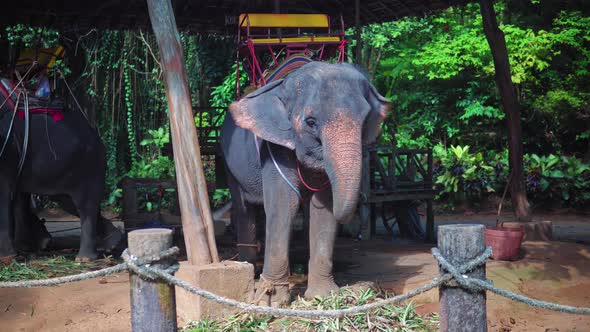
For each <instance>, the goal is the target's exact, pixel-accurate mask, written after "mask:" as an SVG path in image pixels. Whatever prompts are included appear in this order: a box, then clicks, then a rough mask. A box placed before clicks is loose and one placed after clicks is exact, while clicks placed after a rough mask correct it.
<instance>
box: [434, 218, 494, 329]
mask: <svg viewBox="0 0 590 332" xmlns="http://www.w3.org/2000/svg"><path fill="white" fill-rule="evenodd" d="M438 249H439V250H440V252H441V254H442V256H443V257H444V258H445V259H446V260H447V261H448V262H449V263H450V264H452V265H454V266H458V265H461V264H463V263H466V262H468V261H470V260H472V259H474V258H476V257H478V256H479V255H481V254H482V253H483V252H484V250H485V240H484V226H483V225H465V224H463V225H443V226H439V227H438ZM485 275H486V268H485V265H483V266H480V267H478V268H476V269H475V270H474V271H472V272H470V273H467V276H468V277H469V278H478V279H485ZM439 303H440V331H443V332H461V331H465V332H480V331H481V332H485V331H487V320H486V293H485V291H481V292H475V293H472V292H469V291H467V290H464V289H462V288H456V287H447V286H441V287H440V289H439Z"/></svg>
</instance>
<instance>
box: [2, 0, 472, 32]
mask: <svg viewBox="0 0 590 332" xmlns="http://www.w3.org/2000/svg"><path fill="white" fill-rule="evenodd" d="M464 2H466V0H361V1H360V7H361V10H360V12H361V14H360V19H361V23H362V24H367V23H374V22H384V21H391V20H395V19H398V18H401V17H404V16H413V15H424V14H428V13H429V12H431V11H435V10H440V9H444V8H447V7H449V6H450V5H454V4H462V3H464ZM274 3H275V2H274V1H273V0H200V1H197V0H172V5H173V7H174V12H175V15H176V20H177V24H178V26H179V29H182V30H191V31H195V32H219V33H233V32H234V30H235V27H236V23H235V18H236V16H237V15H239V14H240V13H243V12H259V13H265V12H266V13H271V12H273V10H274ZM279 6H280V10H281V12H282V13H326V14H329V15H331V16H333V17H336V16H339V15H343V17H344V23H345V25H346V26H353V25H354V22H355V20H354V18H355V0H315V1H314V0H290V1H284V0H283V1H280V5H279ZM17 23H24V24H30V25H37V26H50V27H54V28H57V29H59V30H61V31H64V32H74V33H76V32H77V33H83V32H85V31H88V30H90V29H93V28H97V29H151V28H150V21H149V17H148V11H147V3H146V0H102V1H92V0H12V1H5V2H4V5H3V6H2V10H1V11H0V26H6V25H13V24H17Z"/></svg>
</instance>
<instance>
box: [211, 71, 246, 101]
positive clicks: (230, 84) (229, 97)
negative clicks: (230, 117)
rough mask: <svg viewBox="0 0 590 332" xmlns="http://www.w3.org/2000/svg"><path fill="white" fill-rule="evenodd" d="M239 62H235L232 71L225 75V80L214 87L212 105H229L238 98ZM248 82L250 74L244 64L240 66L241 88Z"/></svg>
mask: <svg viewBox="0 0 590 332" xmlns="http://www.w3.org/2000/svg"><path fill="white" fill-rule="evenodd" d="M236 68H237V64H235V63H234V64H233V65H232V67H231V71H230V72H229V74H227V76H225V77H224V79H223V82H222V83H221V84H219V85H218V86H216V87H214V88H213V90H212V91H211V99H210V100H209V102H210V103H211V106H212V107H227V106H229V104H231V103H232V102H233V101H235V100H236V99H237V97H238V96H237V94H236V80H237V70H236ZM247 84H248V74H247V73H246V71H245V70H244V68H243V67H242V66H240V90H242V89H243V87H245V86H246V85H247Z"/></svg>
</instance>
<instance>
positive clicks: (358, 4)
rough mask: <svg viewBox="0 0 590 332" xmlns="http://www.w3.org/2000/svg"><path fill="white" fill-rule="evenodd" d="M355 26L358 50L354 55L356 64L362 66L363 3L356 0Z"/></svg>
mask: <svg viewBox="0 0 590 332" xmlns="http://www.w3.org/2000/svg"><path fill="white" fill-rule="evenodd" d="M354 26H355V29H356V36H355V39H356V49H355V55H354V62H355V63H356V64H357V65H360V64H361V50H362V41H361V1H360V0H355V1H354Z"/></svg>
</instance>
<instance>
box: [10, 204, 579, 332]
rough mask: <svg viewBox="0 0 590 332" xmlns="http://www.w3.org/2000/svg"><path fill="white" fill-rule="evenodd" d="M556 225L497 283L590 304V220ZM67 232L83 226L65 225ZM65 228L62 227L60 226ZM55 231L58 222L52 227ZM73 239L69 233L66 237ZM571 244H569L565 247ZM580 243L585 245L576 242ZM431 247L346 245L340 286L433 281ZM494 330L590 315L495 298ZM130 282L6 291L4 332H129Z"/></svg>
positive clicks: (430, 307) (547, 325)
mask: <svg viewBox="0 0 590 332" xmlns="http://www.w3.org/2000/svg"><path fill="white" fill-rule="evenodd" d="M538 219H550V220H553V221H554V230H559V231H557V232H555V233H556V238H558V239H559V240H560V241H559V242H558V241H555V242H551V243H543V242H526V243H525V244H524V245H523V257H522V259H520V260H518V261H515V262H501V261H490V262H489V263H488V264H487V271H486V273H487V276H488V278H490V279H491V280H492V281H493V282H494V284H495V285H497V286H500V287H502V288H505V289H508V290H511V291H515V292H518V293H521V294H524V295H528V296H531V297H535V298H539V299H542V300H547V301H552V302H557V303H561V304H568V305H573V306H585V307H589V306H590V246H589V245H588V243H589V242H588V241H589V240H590V220H589V219H590V218H588V216H584V215H543V216H538ZM493 221H495V216H493V215H470V216H465V215H454V216H437V223H440V224H443V223H444V224H446V223H452V222H478V223H484V224H489V223H491V222H493ZM60 224H61V226H59V227H61V229H67V228H71V227H72V225H74V226H75V223H71V222H64V223H60ZM56 225H58V224H56ZM48 226H51V223H50V224H48ZM64 233H67V232H64ZM564 241H568V242H564ZM576 242H577V243H576ZM430 248H431V245H425V244H417V243H407V242H404V241H398V240H392V239H391V238H385V237H383V236H381V237H380V238H378V239H375V240H371V241H361V242H357V241H354V240H352V239H344V238H342V239H339V240H338V243H337V248H336V249H335V277H336V279H337V282H338V283H339V284H340V285H344V284H347V283H348V284H352V283H354V282H356V281H376V282H377V283H378V284H379V285H380V286H381V287H383V288H385V289H389V290H392V291H394V292H395V293H402V292H405V291H408V290H410V289H413V288H415V287H418V286H420V285H422V284H424V283H426V282H428V281H430V280H431V279H432V278H433V277H434V276H436V275H437V273H438V267H437V265H436V263H435V261H434V259H433V258H432V256H431V254H430ZM487 298H488V313H487V315H488V329H489V331H502V332H506V331H562V332H563V331H590V316H577V315H569V314H562V313H555V312H551V311H547V310H541V309H535V308H531V307H528V306H526V305H524V304H519V303H514V302H511V301H509V300H507V299H504V298H500V297H498V296H496V295H494V294H488V297H487ZM437 302H438V291H437V290H432V291H430V292H429V293H426V294H423V295H421V296H419V297H418V298H416V299H415V300H414V303H415V304H417V305H418V306H419V308H418V311H419V312H420V313H429V312H437V311H438V303H437ZM129 330H130V308H129V281H128V276H127V274H125V273H122V274H118V275H114V276H111V277H108V278H106V279H105V280H102V281H99V280H89V281H84V282H78V283H72V284H66V285H62V286H58V287H45V288H32V289H0V332H4V331H7V332H8V331H10V332H12V331H94V332H99V331H129Z"/></svg>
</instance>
